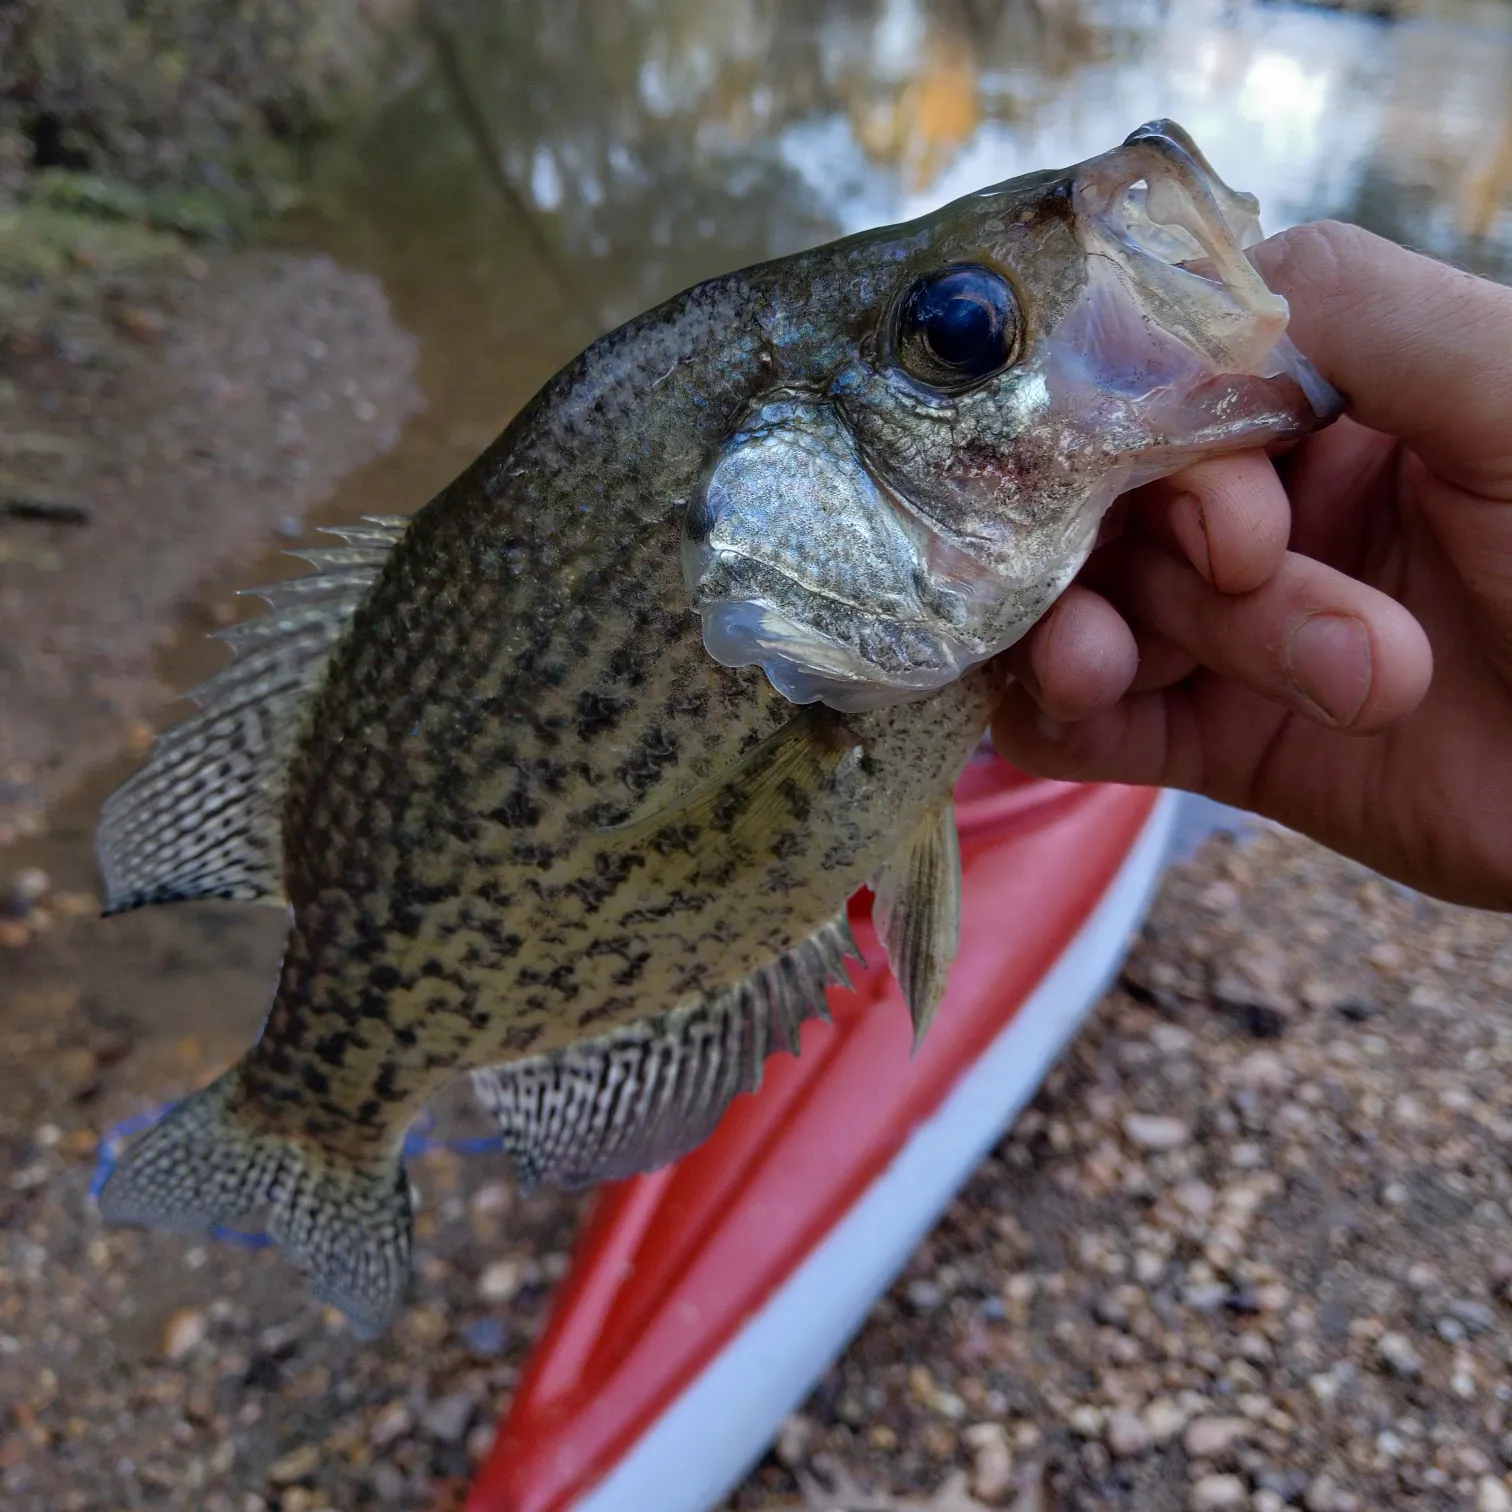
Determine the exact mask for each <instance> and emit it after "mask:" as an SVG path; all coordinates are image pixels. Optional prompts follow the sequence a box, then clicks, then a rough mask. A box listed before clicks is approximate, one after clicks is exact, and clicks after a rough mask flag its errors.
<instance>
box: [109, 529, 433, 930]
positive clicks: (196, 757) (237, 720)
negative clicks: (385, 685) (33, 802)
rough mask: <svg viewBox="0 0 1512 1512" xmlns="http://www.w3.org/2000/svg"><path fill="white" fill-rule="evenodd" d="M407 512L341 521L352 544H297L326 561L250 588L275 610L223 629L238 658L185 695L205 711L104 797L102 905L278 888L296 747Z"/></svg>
mask: <svg viewBox="0 0 1512 1512" xmlns="http://www.w3.org/2000/svg"><path fill="white" fill-rule="evenodd" d="M407 524H408V521H407V520H406V519H405V518H404V517H403V516H399V515H375V516H373V517H371V518H370V519H368V520H367V521H366V522H365V523H364V524H361V525H342V526H332V527H330V528H328V529H327V530H326V532H325V533H326V534H327V535H335V536H340V537H341V538H342V539H344V540H345V541H346V543H347V544H346V545H345V546H334V547H322V548H316V549H314V550H309V551H296V552H291V553H290V555H292V556H297V557H302V558H303V559H304V560H305V561H308V562H312V563H313V564H314V565H315V566H316V567H317V568H318V569H320V570H318V571H317V572H315V573H314V574H312V575H311V576H308V577H302V578H294V579H293V580H291V581H290V582H287V583H275V584H273V585H271V586H270V587H268V588H258V589H252V590H249V591H250V592H252V593H254V594H256V595H257V596H258V597H260V598H263V599H266V600H267V602H268V604H269V606H270V607H269V611H268V613H267V614H265V615H264V616H263V617H262V618H261V619H255V620H248V621H247V622H246V623H245V624H240V625H233V626H231V628H230V629H228V630H223V631H220V632H219V639H221V640H224V641H226V642H227V643H228V644H229V645H230V646H231V648H232V650H233V651H234V652H235V654H236V660H235V661H233V662H232V663H231V664H230V665H229V666H227V667H223V668H222V669H221V670H220V671H219V672H217V673H216V674H215V675H214V676H213V677H211V678H209V679H207V680H206V681H205V682H203V683H201V684H200V685H199V687H197V688H195V689H194V690H193V692H191V693H190V694H189V695H188V696H189V697H191V698H193V699H194V700H196V702H198V703H199V705H200V712H199V713H198V714H196V715H194V716H192V717H191V718H189V719H186V720H184V721H183V722H182V723H180V724H177V725H174V726H173V728H172V729H170V730H167V731H165V732H164V734H163V735H162V736H160V737H159V739H158V740H157V742H156V744H155V745H154V746H153V748H152V754H151V755H150V756H149V757H148V758H147V763H146V765H145V766H143V767H142V769H141V770H140V771H139V772H137V773H136V774H135V775H134V776H132V777H131V778H129V779H128V780H127V781H126V782H124V783H123V784H122V785H121V786H120V787H119V788H117V789H116V791H115V792H114V793H112V794H111V796H110V797H109V798H108V799H107V800H106V803H105V807H104V810H103V811H102V813H101V815H100V828H99V833H98V835H97V837H96V848H97V850H98V854H99V858H100V871H101V874H102V876H103V878H104V882H105V911H106V912H107V913H121V912H123V911H124V910H126V909H128V908H137V907H139V906H140V905H142V904H144V903H167V902H173V901H175V900H177V899H181V898H243V899H253V898H269V899H271V900H272V901H275V902H277V901H281V900H282V897H283V880H282V876H283V857H282V850H281V842H280V835H279V822H280V816H281V812H282V807H283V794H284V782H285V779H286V772H287V767H288V762H289V758H290V757H291V756H292V754H293V751H294V747H295V744H296V742H297V741H298V739H299V735H300V731H301V729H302V719H303V715H304V711H305V709H306V708H307V707H308V704H309V695H310V694H311V693H313V692H314V690H315V687H316V685H317V684H318V683H319V681H320V678H321V675H322V673H323V672H324V671H325V666H326V663H327V661H328V660H329V659H330V655H331V651H332V650H333V648H334V647H335V645H336V642H337V641H338V640H340V638H341V636H342V633H343V632H344V631H345V630H346V627H347V625H348V624H349V623H350V621H351V618H352V614H353V612H354V611H355V610H356V608H357V605H358V604H359V603H360V602H361V600H362V597H363V595H364V594H365V593H366V592H367V590H368V588H369V587H370V586H371V584H372V582H373V580H374V579H375V578H376V577H377V576H378V574H379V572H380V571H381V570H382V568H383V564H384V562H385V561H386V560H387V558H388V554H389V552H390V551H391V550H392V549H393V546H394V543H395V542H396V541H398V539H399V538H400V536H401V535H403V534H404V528H405V526H406V525H407Z"/></svg>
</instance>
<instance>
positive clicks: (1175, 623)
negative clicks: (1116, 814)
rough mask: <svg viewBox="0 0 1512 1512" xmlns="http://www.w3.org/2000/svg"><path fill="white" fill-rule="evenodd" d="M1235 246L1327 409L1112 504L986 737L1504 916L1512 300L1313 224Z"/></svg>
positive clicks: (1510, 716)
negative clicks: (1314, 419) (1161, 790)
mask: <svg viewBox="0 0 1512 1512" xmlns="http://www.w3.org/2000/svg"><path fill="white" fill-rule="evenodd" d="M1251 256H1252V257H1253V259H1254V261H1255V263H1256V265H1257V266H1258V267H1259V268H1260V270H1261V272H1262V273H1263V274H1264V276H1265V278H1266V281H1267V283H1269V284H1270V285H1271V287H1272V288H1274V289H1276V290H1277V291H1278V292H1279V293H1281V294H1284V295H1285V296H1286V298H1287V299H1288V301H1289V302H1290V304H1291V310H1292V322H1291V328H1290V330H1291V334H1292V336H1293V337H1294V339H1295V340H1296V342H1297V345H1298V346H1299V347H1301V349H1302V350H1303V351H1304V352H1306V353H1307V354H1308V355H1309V356H1310V357H1311V358H1312V359H1313V361H1314V362H1315V363H1316V365H1317V366H1318V367H1319V368H1320V369H1321V371H1322V372H1323V374H1324V375H1325V376H1326V377H1327V378H1328V379H1329V380H1330V381H1331V382H1332V383H1333V384H1334V385H1335V386H1336V387H1337V388H1338V389H1339V390H1340V391H1341V392H1342V393H1343V394H1344V396H1345V398H1346V400H1347V405H1348V418H1346V419H1343V420H1341V421H1339V422H1338V423H1337V424H1336V425H1334V426H1333V427H1331V428H1330V429H1328V430H1326V431H1323V432H1321V433H1319V434H1318V435H1315V436H1311V437H1309V438H1308V439H1307V440H1305V441H1303V442H1302V443H1301V444H1300V445H1299V446H1297V447H1296V448H1294V449H1293V450H1291V451H1290V452H1288V453H1287V454H1286V455H1284V456H1282V457H1280V458H1278V459H1276V461H1275V462H1274V463H1273V462H1272V461H1270V460H1268V459H1267V458H1266V457H1265V456H1264V455H1262V454H1260V453H1258V452H1250V453H1244V454H1240V455H1235V456H1231V457H1226V458H1217V459H1212V460H1209V461H1206V462H1201V463H1198V464H1196V465H1195V466H1193V467H1190V468H1188V469H1186V470H1185V471H1183V472H1182V473H1179V474H1177V475H1175V476H1173V477H1170V478H1167V479H1163V480H1162V481H1161V482H1159V483H1156V484H1152V485H1150V486H1148V487H1147V488H1145V489H1142V490H1140V491H1139V492H1138V493H1137V494H1135V495H1131V496H1130V498H1129V500H1128V501H1127V507H1128V516H1127V525H1126V528H1125V529H1124V531H1123V533H1122V534H1121V535H1119V536H1117V537H1116V538H1115V539H1114V540H1112V541H1111V542H1110V543H1109V544H1107V545H1105V546H1103V547H1101V548H1100V549H1099V550H1098V551H1097V552H1096V553H1094V555H1093V557H1092V559H1091V561H1089V563H1088V564H1087V567H1086V568H1085V569H1084V571H1083V573H1082V574H1081V576H1080V578H1079V579H1078V581H1077V583H1076V584H1075V585H1073V586H1072V588H1071V589H1069V590H1068V591H1067V592H1066V593H1065V594H1064V595H1063V596H1062V597H1061V599H1060V600H1059V601H1058V602H1057V604H1056V605H1055V607H1054V608H1053V609H1052V610H1051V611H1050V613H1049V614H1048V615H1046V617H1045V618H1044V619H1043V620H1041V621H1040V623H1039V624H1038V625H1036V626H1035V628H1034V630H1033V631H1031V632H1030V634H1029V635H1028V636H1026V637H1025V638H1024V640H1022V641H1021V642H1020V643H1019V644H1018V645H1017V646H1016V647H1014V648H1013V650H1012V651H1010V652H1009V653H1008V657H1007V660H1008V664H1009V666H1010V668H1011V669H1012V671H1013V673H1014V677H1015V680H1014V682H1013V683H1012V684H1011V685H1010V687H1009V689H1008V691H1007V694H1006V696H1005V697H1004V700H1003V702H1002V705H1001V707H1000V709H999V712H998V714H997V717H996V718H995V720H994V722H993V738H994V740H995V741H996V744H997V746H998V749H999V750H1000V751H1002V753H1003V754H1004V755H1005V756H1007V757H1008V758H1009V759H1010V760H1012V761H1014V762H1015V763H1017V764H1019V765H1020V766H1023V767H1025V768H1026V769H1028V770H1030V771H1033V772H1037V773H1041V774H1043V775H1046V776H1052V777H1062V778H1076V779H1085V780H1096V781H1111V782H1127V783H1136V784H1159V785H1163V786H1169V787H1178V788H1186V789H1189V790H1191V791H1194V792H1201V793H1206V794H1208V795H1210V796H1211V797H1214V798H1217V799H1219V800H1221V801H1223V802H1226V803H1232V804H1235V805H1237V806H1239V807H1241V808H1247V809H1251V810H1254V811H1256V812H1259V813H1262V814H1265V815H1268V816H1269V817H1271V818H1274V819H1277V820H1279V821H1280V822H1281V823H1283V824H1286V825H1289V826H1291V827H1292V828H1294V829H1298V830H1301V831H1303V832H1305V833H1307V834H1309V835H1312V836H1314V837H1316V838H1317V839H1319V840H1321V841H1322V842H1323V843H1325V844H1326V845H1329V846H1332V847H1333V848H1334V849H1336V850H1338V851H1341V852H1343V853H1344V854H1346V855H1350V856H1353V857H1356V858H1357V859H1359V860H1361V861H1364V862H1366V863H1367V864H1369V865H1370V866H1373V867H1375V868H1376V869H1378V870H1379V871H1382V872H1384V873H1386V874H1387V875H1389V876H1393V877H1396V878H1398V879H1399V880H1401V881H1404V882H1407V883H1410V884H1411V885H1413V886H1415V887H1418V888H1421V889H1422V890H1424V891H1426V892H1430V893H1434V894H1436V895H1438V896H1440V897H1443V898H1448V899H1452V900H1455V901H1459V902H1465V903H1472V904H1476V905H1479V906H1482V907H1493V908H1512V289H1508V288H1503V287H1502V286H1500V285H1497V284H1493V283H1489V282H1486V281H1485V280H1482V279H1477V278H1473V277H1471V276H1470V275H1468V274H1465V273H1461V272H1458V271H1456V270H1454V269H1451V268H1448V267H1445V266H1443V265H1441V264H1439V263H1436V262H1433V261H1431V260H1430V259H1428V258H1424V257H1420V256H1418V255H1416V254H1415V253H1411V252H1407V251H1405V250H1403V249H1402V248H1400V247H1397V246H1395V245H1394V244H1393V243H1391V242H1387V241H1383V240H1382V239H1380V238H1379V237H1375V236H1372V235H1370V234H1369V233H1367V232H1364V231H1361V230H1359V229H1357V228H1355V227H1351V226H1344V225H1339V224H1335V223H1326V222H1325V223H1321V224H1316V225H1309V226H1302V227H1298V228H1296V229H1295V230H1292V231H1289V232H1285V233H1283V234H1282V235H1280V236H1276V237H1272V238H1271V239H1270V240H1269V241H1267V242H1264V243H1262V244H1261V245H1259V246H1258V247H1256V248H1255V249H1254V250H1253V252H1252V253H1251Z"/></svg>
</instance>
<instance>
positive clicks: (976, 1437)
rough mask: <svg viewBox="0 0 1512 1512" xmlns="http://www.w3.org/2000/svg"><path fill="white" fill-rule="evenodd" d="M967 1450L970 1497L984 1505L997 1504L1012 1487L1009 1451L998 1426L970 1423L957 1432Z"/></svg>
mask: <svg viewBox="0 0 1512 1512" xmlns="http://www.w3.org/2000/svg"><path fill="white" fill-rule="evenodd" d="M961 1442H962V1443H963V1444H965V1445H966V1447H967V1448H968V1449H969V1450H971V1480H970V1485H971V1494H972V1495H973V1496H976V1497H978V1498H980V1499H981V1500H982V1501H985V1502H996V1501H1000V1500H1001V1499H1002V1498H1003V1496H1004V1495H1005V1494H1006V1492H1007V1491H1008V1490H1009V1488H1010V1487H1011V1486H1012V1484H1013V1451H1012V1449H1011V1448H1010V1447H1009V1444H1008V1431H1007V1429H1005V1428H1004V1427H1003V1425H1002V1424H1001V1423H973V1424H971V1426H970V1427H969V1428H963V1429H962V1430H961Z"/></svg>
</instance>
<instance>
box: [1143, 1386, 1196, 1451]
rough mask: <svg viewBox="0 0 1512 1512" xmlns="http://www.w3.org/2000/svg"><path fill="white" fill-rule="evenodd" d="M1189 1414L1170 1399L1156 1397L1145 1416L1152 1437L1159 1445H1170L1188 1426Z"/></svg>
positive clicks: (1144, 1420) (1146, 1409)
mask: <svg viewBox="0 0 1512 1512" xmlns="http://www.w3.org/2000/svg"><path fill="white" fill-rule="evenodd" d="M1187 1417H1188V1413H1187V1412H1186V1411H1185V1409H1183V1408H1182V1407H1180V1406H1179V1405H1178V1404H1177V1403H1175V1402H1173V1401H1172V1400H1171V1399H1170V1397H1156V1398H1155V1400H1154V1401H1153V1402H1151V1403H1150V1405H1149V1406H1148V1407H1146V1408H1145V1410H1144V1414H1143V1422H1144V1425H1145V1427H1146V1428H1147V1429H1148V1430H1149V1434H1150V1437H1151V1438H1152V1439H1154V1441H1155V1442H1156V1443H1157V1444H1168V1443H1170V1441H1171V1440H1172V1439H1173V1438H1175V1437H1176V1435H1177V1434H1178V1433H1180V1432H1181V1430H1182V1429H1183V1428H1185V1427H1186V1424H1187Z"/></svg>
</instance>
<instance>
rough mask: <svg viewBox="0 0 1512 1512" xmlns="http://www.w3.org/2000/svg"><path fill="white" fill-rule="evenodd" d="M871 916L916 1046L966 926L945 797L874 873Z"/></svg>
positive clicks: (953, 829)
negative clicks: (901, 996)
mask: <svg viewBox="0 0 1512 1512" xmlns="http://www.w3.org/2000/svg"><path fill="white" fill-rule="evenodd" d="M872 892H873V894H874V900H873V902H872V923H873V924H874V925H875V926H876V930H877V937H878V939H880V940H881V941H882V948H883V949H884V950H885V951H886V952H887V964H888V965H889V966H891V967H892V973H893V975H894V976H895V977H896V978H897V979H898V985H899V986H900V987H901V988H902V989H903V1000H904V1002H906V1003H907V1004H908V1012H909V1016H910V1017H911V1018H912V1019H913V1026H914V1047H915V1048H916V1049H917V1048H918V1044H919V1041H920V1040H922V1039H923V1038H924V1031H925V1030H926V1029H928V1028H929V1021H930V1020H931V1019H932V1018H933V1017H934V1011H935V1009H936V1008H938V1007H939V1005H940V999H941V998H942V997H943V996H944V995H945V979H946V977H947V976H948V975H949V973H950V963H951V962H952V961H953V960H954V959H955V953H956V946H957V944H958V943H959V941H960V933H961V848H960V844H959V842H958V841H957V839H956V826H955V806H954V804H952V803H951V801H950V799H949V798H946V799H945V800H944V801H943V802H942V803H940V804H939V805H938V806H937V807H936V808H933V809H931V810H930V811H929V812H928V813H927V814H925V815H924V817H923V818H922V819H921V820H920V821H919V823H918V824H917V825H916V826H915V828H914V830H913V831H912V833H911V834H910V835H909V837H908V841H907V843H906V844H905V845H904V847H903V849H902V850H901V851H900V852H899V853H898V855H896V856H895V857H894V858H893V859H892V860H891V861H889V862H888V863H887V865H886V866H884V867H883V868H882V870H881V871H880V872H878V873H877V875H876V876H875V877H874V878H873V879H872Z"/></svg>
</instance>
